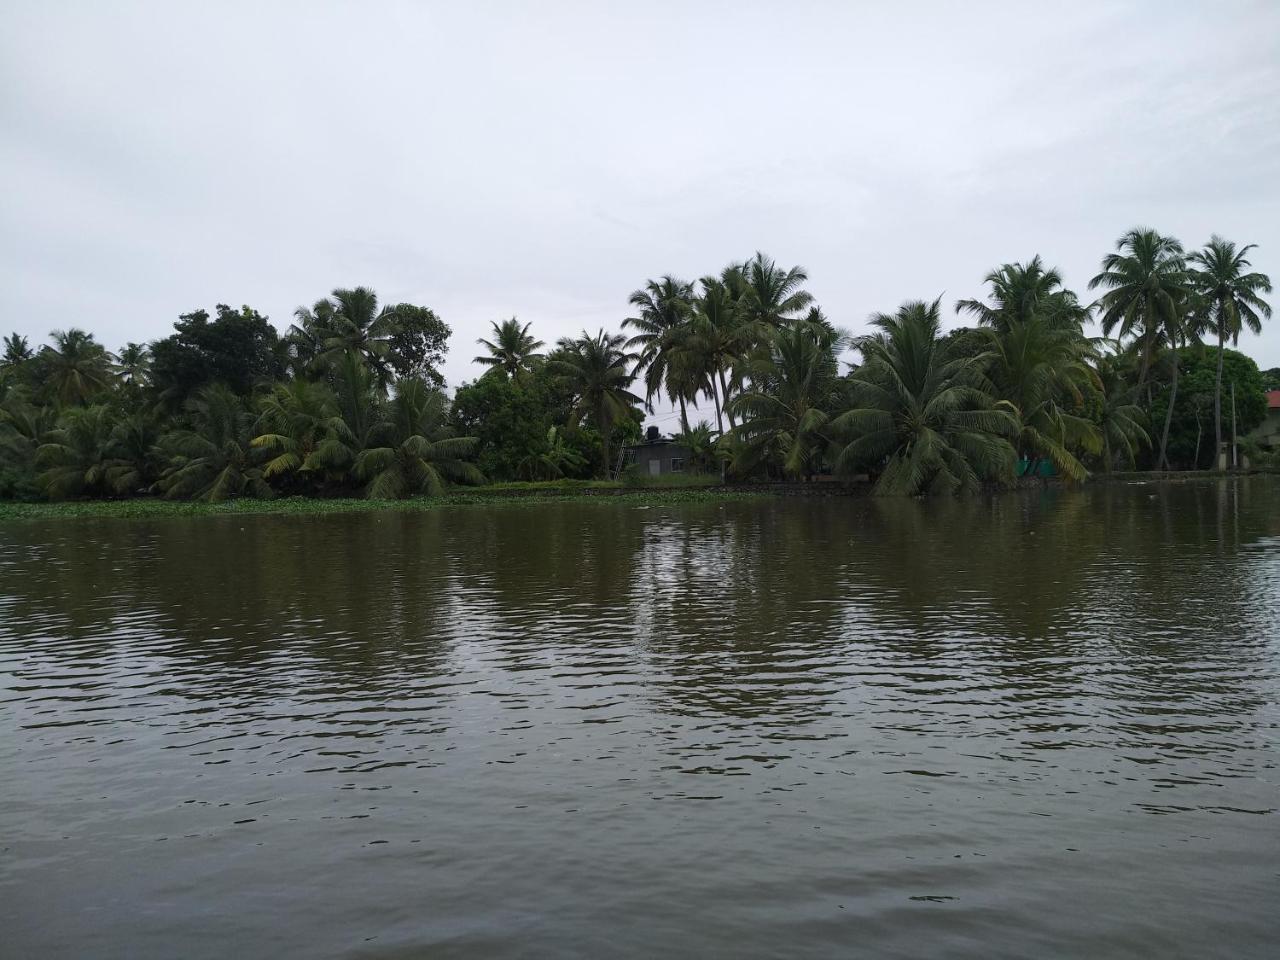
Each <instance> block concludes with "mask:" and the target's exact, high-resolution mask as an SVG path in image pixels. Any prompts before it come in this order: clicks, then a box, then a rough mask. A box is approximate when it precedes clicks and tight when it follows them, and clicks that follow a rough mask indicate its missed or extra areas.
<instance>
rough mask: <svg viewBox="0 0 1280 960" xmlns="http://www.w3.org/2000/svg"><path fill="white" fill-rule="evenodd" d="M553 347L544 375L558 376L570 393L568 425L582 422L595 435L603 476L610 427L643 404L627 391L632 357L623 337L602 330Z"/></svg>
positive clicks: (607, 467)
mask: <svg viewBox="0 0 1280 960" xmlns="http://www.w3.org/2000/svg"><path fill="white" fill-rule="evenodd" d="M557 346H558V347H559V350H558V351H557V352H556V354H555V355H554V356H553V357H552V358H551V359H550V360H549V361H548V362H547V369H548V372H550V373H554V374H558V375H560V376H562V377H563V378H564V379H565V382H566V383H567V384H568V386H569V389H571V390H572V391H573V395H574V397H575V401H574V404H573V408H572V410H571V411H570V418H571V419H570V423H571V424H573V425H576V424H577V423H579V422H580V421H581V420H582V419H584V418H585V419H587V420H589V421H590V422H591V424H592V425H593V426H594V427H595V428H596V429H597V430H598V431H599V433H600V447H601V453H602V454H603V456H604V461H603V467H604V471H605V473H606V474H607V473H608V472H609V470H610V468H611V466H612V461H611V460H610V450H609V434H610V433H611V432H612V431H613V425H614V424H615V423H617V422H618V421H619V420H621V419H623V418H624V417H628V416H630V415H631V413H632V409H633V407H638V406H642V405H643V404H644V401H643V400H641V399H640V398H639V397H638V396H636V395H635V394H634V393H632V392H631V391H630V389H628V388H629V387H630V386H631V383H632V381H633V380H634V379H635V377H634V375H633V374H632V373H631V366H632V364H634V363H635V361H636V355H635V354H634V353H629V352H628V351H627V349H626V346H627V339H626V337H624V336H622V335H621V334H610V333H605V332H604V330H600V331H599V332H598V333H597V334H596V335H595V336H591V335H590V334H589V333H587V332H586V331H585V330H584V331H583V332H582V336H580V337H576V338H572V339H570V338H568V337H565V338H562V339H561V340H560V341H558V343H557Z"/></svg>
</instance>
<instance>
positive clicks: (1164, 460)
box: [1156, 348, 1178, 470]
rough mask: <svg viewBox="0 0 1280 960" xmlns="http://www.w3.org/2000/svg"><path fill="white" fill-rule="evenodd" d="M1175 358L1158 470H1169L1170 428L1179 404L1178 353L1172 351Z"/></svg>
mask: <svg viewBox="0 0 1280 960" xmlns="http://www.w3.org/2000/svg"><path fill="white" fill-rule="evenodd" d="M1170 353H1171V356H1172V357H1173V382H1172V385H1171V386H1170V388H1169V409H1168V411H1166V413H1165V415H1164V434H1163V435H1162V436H1161V437H1160V458H1159V459H1158V460H1156V469H1157V470H1159V469H1161V468H1162V467H1163V469H1165V470H1167V469H1169V427H1170V426H1171V425H1172V424H1173V407H1174V404H1176V403H1177V402H1178V351H1177V349H1176V348H1175V349H1174V350H1172V351H1170Z"/></svg>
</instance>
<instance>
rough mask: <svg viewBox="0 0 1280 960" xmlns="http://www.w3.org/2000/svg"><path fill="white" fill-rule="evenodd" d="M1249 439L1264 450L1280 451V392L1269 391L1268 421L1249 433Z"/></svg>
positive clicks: (1264, 421)
mask: <svg viewBox="0 0 1280 960" xmlns="http://www.w3.org/2000/svg"><path fill="white" fill-rule="evenodd" d="M1249 439H1250V440H1252V441H1253V442H1254V443H1256V444H1257V445H1258V446H1260V447H1262V449H1264V450H1276V449H1280V390H1268V391H1267V419H1265V420H1263V421H1262V423H1260V424H1258V426H1256V427H1254V428H1253V429H1252V430H1250V431H1249Z"/></svg>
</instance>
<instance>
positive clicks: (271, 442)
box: [253, 380, 338, 479]
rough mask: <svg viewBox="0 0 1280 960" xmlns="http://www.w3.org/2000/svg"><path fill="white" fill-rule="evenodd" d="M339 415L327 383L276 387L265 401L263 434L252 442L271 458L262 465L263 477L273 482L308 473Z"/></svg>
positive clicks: (297, 382)
mask: <svg viewBox="0 0 1280 960" xmlns="http://www.w3.org/2000/svg"><path fill="white" fill-rule="evenodd" d="M337 414H338V404H337V401H336V400H335V399H334V396H333V391H332V390H330V389H329V386H328V385H327V384H325V383H319V382H311V381H308V380H292V381H290V382H289V383H278V384H276V385H275V387H273V388H272V390H271V392H270V393H269V394H267V396H266V397H264V398H263V400H262V413H261V414H260V416H259V417H258V427H257V428H258V430H260V431H262V432H261V433H259V434H258V435H257V436H256V437H254V438H253V446H254V447H255V448H257V449H260V450H265V451H267V452H268V453H270V454H271V455H272V456H271V459H270V460H268V461H267V462H266V463H265V464H263V467H262V475H263V476H264V477H266V478H267V479H271V478H273V477H277V476H287V475H290V474H294V473H297V472H299V471H301V470H304V469H306V464H307V460H308V459H309V458H310V457H311V455H312V454H313V453H314V452H315V450H316V448H317V447H319V445H320V443H321V441H322V440H324V438H325V436H326V435H327V433H328V431H329V430H330V429H331V421H332V420H333V418H334V417H335V416H337Z"/></svg>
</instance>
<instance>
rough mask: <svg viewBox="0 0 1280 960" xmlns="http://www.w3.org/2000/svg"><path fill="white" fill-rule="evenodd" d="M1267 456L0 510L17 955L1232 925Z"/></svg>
mask: <svg viewBox="0 0 1280 960" xmlns="http://www.w3.org/2000/svg"><path fill="white" fill-rule="evenodd" d="M1278 508H1280V484H1278V483H1276V482H1274V481H1269V480H1261V479H1252V480H1246V481H1236V482H1222V483H1192V484H1184V485H1179V486H1141V485H1135V486H1126V487H1113V488H1098V489H1091V490H1088V491H1085V492H1082V493H1071V492H1057V491H1049V492H1039V491H1037V492H1034V493H1027V494H1025V495H1010V496H1005V497H1000V498H996V499H993V500H970V501H956V502H949V501H946V502H906V503H902V502H883V501H872V500H867V501H845V500H834V501H826V500H816V501H760V502H751V503H726V504H711V505H705V504H703V505H687V506H678V507H677V506H673V507H651V508H634V507H619V506H615V505H610V504H607V503H602V504H589V505H581V504H573V505H571V504H565V505H556V506H537V507H532V506H525V505H495V506H493V507H484V508H481V507H475V508H461V509H457V510H454V511H449V512H438V513H415V514H393V513H385V514H374V515H364V516H360V515H345V516H333V517H325V518H286V517H277V518H259V519H255V518H238V517H237V518H231V517H228V518H218V519H199V520H164V521H102V522H88V521H77V522H59V523H26V524H11V525H9V526H7V527H3V528H0V683H3V687H4V690H3V693H2V695H0V696H2V698H3V699H2V700H0V720H3V723H4V728H3V729H4V736H3V739H2V740H0V782H3V783H4V785H5V786H4V789H3V792H2V793H0V825H2V826H3V829H4V840H3V841H2V843H3V850H2V851H0V922H2V923H3V925H4V929H5V931H6V938H7V944H8V945H7V946H6V947H5V948H4V950H3V951H0V952H4V953H5V954H6V955H10V954H11V955H14V956H46V957H47V956H53V957H57V956H65V957H79V956H96V957H105V956H120V957H171V956H183V957H201V956H209V957H222V956H227V955H236V956H242V957H259V956H261V957H281V956H299V957H320V956H357V957H363V956H389V957H401V956H419V955H423V954H424V953H430V955H432V956H486V957H487V956H546V955H567V956H584V957H595V956H605V955H608V956H638V957H647V956H661V955H667V956H690V957H704V956H709V955H723V956H748V955H758V956H782V955H785V956H832V955H849V954H859V955H901V956H919V955H935V956H938V955H953V956H965V955H973V956H984V957H989V956H1037V955H1039V956H1046V955H1064V954H1070V955H1076V956H1116V957H1121V956H1134V957H1137V956H1152V955H1164V956H1188V957H1191V956H1206V955H1212V954H1217V955H1231V956H1265V955H1269V954H1270V951H1271V949H1272V948H1273V946H1274V943H1275V942H1276V940H1277V938H1278V937H1280V909H1277V908H1278V907H1280V830H1277V827H1276V823H1277V821H1276V819H1275V815H1276V812H1277V809H1278V808H1280V794H1278V793H1277V785H1276V781H1277V761H1278V760H1280V750H1278V749H1277V745H1276V742H1275V730H1276V725H1277V719H1278V716H1280V711H1278V710H1277V703H1278V696H1277V694H1278V693H1280V682H1278V676H1280V639H1278V638H1280V509H1278Z"/></svg>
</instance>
